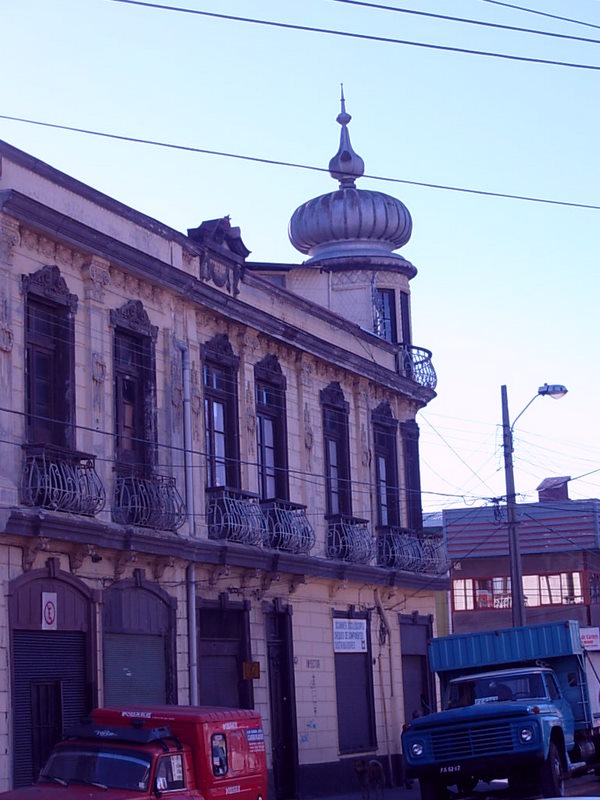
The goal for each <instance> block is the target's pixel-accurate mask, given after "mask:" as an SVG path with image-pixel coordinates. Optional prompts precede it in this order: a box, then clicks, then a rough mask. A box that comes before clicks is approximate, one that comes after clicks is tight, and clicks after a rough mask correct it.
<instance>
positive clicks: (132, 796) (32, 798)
mask: <svg viewBox="0 0 600 800" xmlns="http://www.w3.org/2000/svg"><path fill="white" fill-rule="evenodd" d="M147 797H149V795H147V794H146V793H145V792H132V791H130V790H129V789H99V788H98V787H97V786H85V785H84V784H81V783H73V784H71V785H70V786H60V784H58V783H36V784H34V785H33V786H26V787H24V788H23V789H11V790H10V791H9V792H2V793H1V794H0V800H100V798H102V799H103V800H144V798H147Z"/></svg>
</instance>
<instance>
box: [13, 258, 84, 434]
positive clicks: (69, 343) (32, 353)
mask: <svg viewBox="0 0 600 800" xmlns="http://www.w3.org/2000/svg"><path fill="white" fill-rule="evenodd" d="M23 290H24V295H25V350H26V390H27V438H28V441H29V442H30V443H31V444H49V445H56V446H59V447H65V448H72V447H73V446H74V432H73V424H74V419H75V402H74V400H75V399H74V392H73V387H74V315H75V311H76V308H77V298H76V297H75V295H73V294H70V293H69V291H68V289H67V285H66V283H65V281H64V279H63V278H62V277H61V275H60V270H59V269H58V267H56V266H47V267H43V269H41V270H39V271H38V272H36V273H34V274H32V275H27V276H23Z"/></svg>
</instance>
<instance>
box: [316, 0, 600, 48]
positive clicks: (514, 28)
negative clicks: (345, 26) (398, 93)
mask: <svg viewBox="0 0 600 800" xmlns="http://www.w3.org/2000/svg"><path fill="white" fill-rule="evenodd" d="M331 2H333V3H344V4H345V5H351V6H364V7H365V8H374V9H377V10H380V11H396V12H398V13H400V14H411V15H414V16H419V17H428V18H430V19H441V20H444V21H447V22H458V23H461V24H465V25H478V26H480V27H484V28H496V29H499V30H504V31H511V32H513V33H530V34H533V35H536V36H548V37H551V38H554V39H569V40H571V41H575V42H586V43H588V44H600V39H592V38H590V37H586V36H573V35H572V34H568V33H555V32H554V31H540V30H537V29H536V28H523V27H520V26H518V25H502V24H500V23H498V22H486V21H484V20H479V19H468V18H466V17H454V16H447V15H446V14H434V13H432V12H431V11H416V10H415V9H412V8H400V7H398V6H389V5H385V4H383V3H374V2H368V1H367V0H331ZM599 27H600V26H599Z"/></svg>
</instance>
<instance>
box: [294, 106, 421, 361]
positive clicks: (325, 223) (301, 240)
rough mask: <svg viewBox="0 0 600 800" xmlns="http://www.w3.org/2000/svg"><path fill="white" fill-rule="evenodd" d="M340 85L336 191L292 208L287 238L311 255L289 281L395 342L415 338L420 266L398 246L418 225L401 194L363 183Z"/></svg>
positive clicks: (334, 168)
mask: <svg viewBox="0 0 600 800" xmlns="http://www.w3.org/2000/svg"><path fill="white" fill-rule="evenodd" d="M350 120H351V116H350V114H348V113H347V111H346V102H345V98H344V94H343V91H342V97H341V111H340V113H339V114H338V116H337V122H338V123H339V125H340V126H341V132H340V144H339V148H338V151H337V153H336V154H335V155H334V156H333V158H332V159H331V160H330V162H329V174H330V175H331V177H332V178H333V179H334V180H336V181H338V183H339V187H338V189H336V190H335V191H333V192H329V193H328V194H322V195H320V196H319V197H315V198H313V199H312V200H308V201H307V202H306V203H303V204H302V205H301V206H299V207H298V208H297V209H296V210H295V211H294V213H293V215H292V218H291V220H290V224H289V237H290V241H291V243H292V244H293V245H294V247H295V248H296V249H297V250H299V251H300V252H301V253H304V254H305V255H308V256H309V258H308V259H307V260H306V261H305V262H304V263H303V264H302V266H301V267H299V268H295V269H293V270H292V271H291V274H288V277H287V280H286V286H287V287H288V288H290V289H292V291H294V292H296V293H298V294H301V295H303V296H305V297H306V298H307V299H310V300H312V301H313V302H317V303H319V304H321V305H325V306H326V307H327V308H329V309H330V310H331V311H334V312H336V313H337V314H340V315H341V316H343V317H345V318H346V319H348V320H350V321H351V322H354V323H356V324H358V325H360V326H361V327H362V328H363V329H365V330H368V331H370V332H371V333H373V334H375V335H377V336H380V337H381V338H383V339H385V340H387V341H389V342H390V343H392V344H396V343H402V344H404V345H407V346H409V345H410V344H411V324H410V291H409V281H410V280H411V279H412V278H413V277H414V276H415V275H416V274H417V270H416V269H415V267H414V266H413V265H412V264H411V263H410V262H409V261H407V260H406V259H405V258H404V257H403V256H402V255H400V254H399V253H397V252H396V251H397V250H399V249H400V248H401V247H402V246H403V245H405V244H406V243H407V242H408V241H409V239H410V235H411V232H412V219H411V216H410V213H409V211H408V209H407V207H406V206H405V205H404V203H402V202H401V201H400V200H398V199H397V198H395V197H391V196H390V195H388V194H385V193H383V192H378V191H375V190H371V189H358V188H357V187H356V182H357V180H358V179H359V178H361V177H362V175H363V174H364V170H365V165H364V161H363V159H362V158H361V157H360V156H359V155H358V154H357V153H356V152H355V151H354V149H353V148H352V144H351V142H350V133H349V131H348V124H349V122H350Z"/></svg>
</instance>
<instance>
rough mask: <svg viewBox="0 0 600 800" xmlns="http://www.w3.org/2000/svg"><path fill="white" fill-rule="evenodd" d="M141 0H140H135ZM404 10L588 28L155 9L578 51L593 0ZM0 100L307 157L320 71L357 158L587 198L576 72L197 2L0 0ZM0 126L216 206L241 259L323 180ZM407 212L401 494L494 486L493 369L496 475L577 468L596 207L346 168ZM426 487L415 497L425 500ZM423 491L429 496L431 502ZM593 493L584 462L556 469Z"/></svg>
mask: <svg viewBox="0 0 600 800" xmlns="http://www.w3.org/2000/svg"><path fill="white" fill-rule="evenodd" d="M154 1H156V0H154ZM387 4H388V5H396V6H398V7H402V8H406V9H415V10H419V11H428V12H432V13H437V14H452V15H454V16H457V17H465V18H469V19H476V20H482V21H487V22H494V23H498V24H502V25H511V26H516V27H525V28H535V29H537V30H545V31H552V32H556V33H563V34H569V35H572V36H580V37H589V38H592V39H597V40H598V41H599V44H594V43H583V42H575V41H569V40H561V39H553V38H548V37H542V36H535V35H533V34H525V33H519V32H516V31H504V30H498V29H493V28H483V27H478V26H474V25H466V24H458V23H452V22H449V21H442V20H435V19H429V18H426V17H419V16H414V15H409V14H401V13H395V12H391V11H383V10H377V9H373V8H364V7H363V8H361V7H356V6H351V5H347V4H342V3H339V2H334V0H287V1H286V0H279V1H278V2H277V0H252V1H250V0H180V2H178V3H177V5H179V6H185V7H186V8H190V9H196V10H203V11H213V12H217V13H221V14H231V15H240V16H246V17H253V18H257V19H267V20H273V21H279V22H284V23H291V24H297V25H304V26H312V27H320V28H330V29H337V30H343V31H352V32H359V33H362V34H369V35H373V36H380V37H381V36H385V37H392V38H397V39H403V40H410V41H413V42H423V43H430V44H436V45H442V46H447V47H455V48H465V49H471V50H486V51H494V52H498V53H506V54H511V55H518V56H524V57H527V58H535V59H546V60H553V61H564V62H571V63H577V64H587V65H596V66H599V67H600V2H598V0H572V2H570V3H564V2H561V1H560V0H520V2H517V0H515V4H517V5H521V6H528V7H529V8H535V9H537V10H540V11H544V12H546V13H549V14H555V15H563V16H569V17H572V18H575V19H578V20H581V21H584V22H588V23H592V24H593V25H596V26H599V27H596V28H593V27H584V26H582V25H576V24H573V23H567V22H564V21H559V20H553V19H549V18H545V17H542V16H539V15H533V14H528V13H524V12H522V11H517V10H515V9H510V8H506V7H503V6H501V5H497V4H493V3H490V2H485V0H455V1H454V2H452V3H449V2H447V1H446V2H444V1H443V0H423V1H422V2H418V1H417V0H388V3H387ZM173 5H175V3H173ZM2 29H3V35H2V40H3V44H2V62H3V76H2V81H1V88H0V98H1V102H0V114H3V115H9V116H15V117H26V118H29V119H33V120H39V121H43V122H49V123H56V124H61V125H67V126H75V127H80V128H85V129H89V130H97V131H102V132H106V133H114V134H118V135H122V136H129V137H140V138H144V139H151V140H156V141H162V142H168V143H173V144H180V145H189V146H192V147H197V148H203V149H211V150H219V151H227V152H231V153H239V154H245V155H252V156H257V157H260V158H269V159H278V160H282V161H288V162H299V163H302V164H308V165H314V166H318V167H325V166H327V163H328V161H329V158H330V157H331V156H332V155H333V154H334V153H335V152H336V150H337V146H338V137H339V126H338V125H337V124H336V122H335V117H336V115H337V113H338V111H339V84H340V82H343V83H344V87H345V94H346V101H347V109H348V111H349V112H350V113H351V114H352V117H353V119H352V122H351V124H350V134H351V138H352V143H353V146H354V148H355V150H356V151H357V152H358V153H359V154H360V155H361V156H362V157H363V159H364V161H365V164H366V172H367V173H368V174H371V175H377V176H387V177H393V178H400V179H403V180H407V181H415V182H423V183H429V184H444V185H449V186H454V187H464V188H471V189H481V190H485V191H491V192H499V193H508V194H514V195H527V196H533V197H538V198H549V199H556V200H565V201H570V202H575V203H586V204H592V205H600V192H599V191H598V187H599V186H600V164H599V159H598V129H599V112H598V96H599V88H600V69H599V70H591V69H578V68H574V67H563V66H552V65H549V64H541V63H525V62H519V61H514V60H507V59H497V58H488V57H482V56H476V55H468V54H463V53H457V52H446V51H443V50H436V49H428V48H421V47H413V46H408V45H399V44H391V43H383V42H375V41H366V40H358V39H351V38H346V37H338V36H331V35H326V34H323V33H315V32H306V31H293V30H286V29H282V28H275V27H266V26H258V25H252V24H248V23H243V22H235V21H228V20H218V19H209V18H206V17H201V16H195V15H190V14H184V13H176V12H172V11H165V10H158V9H151V8H145V7H140V6H132V5H125V4H123V3H117V2H113V1H112V0H56V1H55V2H48V0H19V2H12V3H5V4H4V8H3V10H2ZM0 138H2V139H4V140H6V141H8V142H10V143H11V144H12V145H14V146H16V147H19V148H21V149H23V150H25V151H27V152H29V153H31V154H33V155H35V156H37V157H39V158H41V159H42V160H44V161H47V162H48V163H50V164H52V165H53V166H55V167H57V168H59V169H61V170H63V171H65V172H67V173H68V174H70V175H72V176H74V177H76V178H78V179H80V180H82V181H84V182H86V183H88V184H90V185H92V186H94V187H95V188H97V189H100V190H101V191H103V192H106V193H107V194H109V195H111V196H112V197H115V198H117V199H118V200H120V201H122V202H124V203H127V204H128V205H130V206H132V207H133V208H136V209H138V210H139V211H142V212H144V213H146V214H148V215H150V216H152V217H155V218H156V219H159V220H161V221H162V222H164V223H166V224H168V225H171V226H172V227H174V228H176V229H178V230H181V231H186V230H187V228H191V227H196V226H197V225H198V224H199V223H200V222H201V221H202V220H204V219H213V218H215V217H218V216H222V215H225V214H229V215H231V219H232V223H233V224H234V225H239V226H240V227H241V230H242V236H243V239H244V242H245V243H246V245H247V247H248V248H249V249H250V250H251V251H252V255H251V258H252V259H255V260H272V261H277V260H281V261H298V260H300V259H301V258H302V256H301V255H300V254H299V253H297V252H296V251H295V250H294V249H293V248H292V246H291V244H290V243H289V240H288V238H287V224H288V221H289V218H290V216H291V214H292V212H293V211H294V209H295V208H296V207H297V206H298V205H300V204H301V203H303V202H304V201H306V200H307V199H309V198H311V197H314V196H316V195H318V194H321V193H324V192H327V191H331V190H333V189H334V188H335V186H336V184H335V183H334V182H333V181H332V180H331V178H329V176H328V175H327V174H322V173H318V172H312V171H305V170H295V169H291V168H285V167H277V166H267V165H264V164H254V163H248V162H243V161H239V160H234V159H229V158H223V157H217V156H208V155H200V154H194V153H188V152H178V151H175V150H169V149H166V148H159V147H153V146H149V145H142V144H133V143H128V142H122V141H115V140H110V139H102V138H97V137H92V136H87V135H83V134H79V133H72V132H66V131H59V130H53V129H50V128H42V127H36V126H32V125H27V124H24V123H18V122H12V121H7V120H4V119H0ZM359 185H360V186H362V187H363V188H378V189H380V190H382V191H386V192H388V193H390V194H393V195H395V196H396V197H399V198H400V199H402V200H403V202H404V203H405V204H406V205H407V206H408V208H409V210H410V212H411V214H412V217H413V226H414V227H413V236H412V239H411V241H410V242H409V243H408V244H407V245H405V247H404V248H403V250H402V253H403V255H404V256H405V257H406V258H408V259H409V260H410V261H412V263H414V264H415V266H416V267H417V268H418V271H419V272H418V275H417V277H416V278H415V279H414V280H413V281H412V284H411V286H412V310H413V340H414V343H415V344H417V345H420V346H422V347H426V348H429V349H430V350H431V351H432V352H433V358H434V365H435V367H436V370H437V373H438V377H439V382H438V397H437V398H436V399H435V400H434V401H433V402H432V403H430V405H429V406H428V408H427V409H426V410H425V411H424V412H421V413H420V414H419V416H418V421H419V424H420V427H421V458H422V462H421V469H422V484H423V490H424V508H425V510H436V509H440V508H442V507H461V506H463V505H464V503H465V498H466V501H467V502H468V503H469V504H473V503H478V502H483V498H489V497H492V496H497V495H502V494H503V493H504V491H505V489H504V473H503V465H502V449H501V437H500V435H499V429H498V426H499V423H500V421H501V407H500V386H501V385H502V384H506V385H507V386H508V393H509V403H510V409H511V415H512V417H513V418H514V417H516V415H517V414H518V413H519V411H520V410H521V409H522V408H523V407H524V406H525V405H526V403H527V402H528V401H529V400H530V399H531V397H533V395H534V394H535V393H536V391H537V388H538V386H540V385H541V384H543V383H545V382H549V383H564V384H565V385H566V386H568V388H569V394H568V395H567V396H566V397H565V398H564V399H562V400H560V401H554V400H551V399H549V398H538V399H537V400H536V402H535V403H534V404H533V405H532V407H531V408H530V409H528V410H527V412H526V413H525V414H524V415H523V417H522V418H521V419H520V420H519V422H518V423H517V426H516V429H515V479H516V488H517V491H518V492H519V493H520V494H521V495H522V499H529V500H534V499H535V497H536V493H535V488H536V486H537V485H538V484H539V483H540V481H541V480H542V479H543V478H544V477H547V476H553V475H570V476H572V477H573V478H575V477H577V476H580V475H583V474H584V473H589V472H592V471H593V470H600V435H599V426H598V410H597V407H598V401H597V398H598V395H599V391H598V389H599V382H600V380H599V378H598V357H597V343H598V317H599V309H598V298H599V296H600V291H599V290H600V286H599V277H598V275H599V269H598V261H599V259H598V231H599V229H600V211H598V210H587V209H581V208H569V207H563V206H556V205H554V206H553V205H546V204H542V203H530V202H525V201H519V200H510V199H502V198H491V197H484V196H478V195H473V194H464V193H460V192H454V191H443V190H438V189H432V188H426V187H422V186H415V185H407V184H395V183H381V182H377V181H374V180H371V179H367V178H365V179H363V180H362V181H360V183H359ZM436 493H439V494H436ZM444 494H447V495H448V496H443V495H444ZM570 496H571V497H572V498H574V499H577V498H588V497H600V471H599V472H597V473H595V474H592V475H589V476H587V477H585V478H579V479H577V480H575V481H573V482H572V483H571V485H570Z"/></svg>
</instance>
